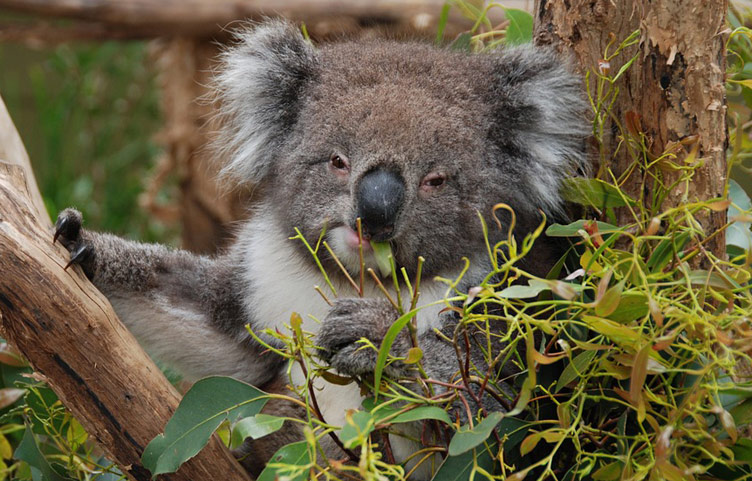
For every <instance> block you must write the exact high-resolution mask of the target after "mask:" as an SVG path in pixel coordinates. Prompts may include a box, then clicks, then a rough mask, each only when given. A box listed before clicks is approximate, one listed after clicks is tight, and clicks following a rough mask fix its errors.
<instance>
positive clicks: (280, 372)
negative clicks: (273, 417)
mask: <svg viewBox="0 0 752 481" xmlns="http://www.w3.org/2000/svg"><path fill="white" fill-rule="evenodd" d="M216 88H217V93H218V97H219V100H220V101H221V109H220V114H219V115H220V116H221V118H222V128H221V130H220V132H218V139H217V141H216V145H217V146H218V147H219V151H220V154H221V156H222V158H226V159H228V160H227V163H226V165H225V166H224V168H223V171H222V178H223V179H227V182H231V181H240V182H241V183H242V182H246V183H249V184H253V185H255V186H257V187H256V188H257V189H258V190H259V192H260V196H259V197H260V199H261V200H260V201H259V203H258V204H257V205H256V206H255V207H254V210H253V214H252V216H251V217H250V220H248V221H247V222H246V223H245V224H244V225H242V226H240V227H239V229H238V232H237V239H236V241H235V242H234V244H233V245H232V246H231V247H229V248H228V249H227V250H226V252H224V253H223V254H221V255H218V256H216V257H203V256H199V255H195V254H192V253H189V252H186V251H182V250H174V249H170V248H168V247H165V246H162V245H156V244H142V243H138V242H134V241H130V240H126V239H122V238H120V237H116V236H114V235H110V234H104V233H96V232H91V231H88V230H85V229H83V228H82V217H81V214H80V213H79V212H77V211H76V210H74V209H66V210H64V211H63V212H61V213H60V215H59V217H58V219H57V222H56V231H55V239H56V240H59V241H60V242H62V244H63V245H64V246H65V247H66V248H67V249H68V250H69V251H70V254H71V261H70V262H71V263H72V264H77V265H79V266H80V267H81V268H82V269H83V272H84V273H85V274H86V276H87V277H88V278H89V279H90V280H91V281H92V282H93V283H94V284H95V285H96V286H97V288H99V289H100V290H101V291H102V292H103V293H104V294H105V295H106V296H107V297H108V299H109V300H110V302H111V303H112V306H113V307H114V309H115V311H116V312H117V314H118V316H119V317H120V319H122V321H123V322H124V323H125V324H126V325H127V327H128V328H129V329H130V331H131V332H132V333H133V334H134V335H135V337H136V338H137V339H138V340H139V342H140V343H142V345H143V346H144V347H145V349H146V350H147V352H149V353H150V355H152V356H153V357H155V358H157V359H159V360H161V361H162V362H164V363H166V364H167V365H169V366H171V367H173V368H175V369H177V370H178V371H179V372H180V373H182V375H183V376H184V377H185V378H186V379H188V380H197V379H199V378H201V377H204V376H208V375H225V376H232V377H234V378H237V379H239V380H242V381H246V382H248V383H251V384H253V385H256V386H258V387H259V388H261V389H265V390H269V391H275V390H276V391H284V390H285V386H286V385H287V384H289V383H296V384H302V383H304V382H305V378H304V376H303V375H302V373H301V372H298V371H296V370H295V369H292V370H291V373H290V379H288V376H287V373H286V369H287V363H286V362H285V361H284V360H283V359H282V358H280V357H279V356H277V355H275V354H274V353H271V352H267V351H266V349H265V348H264V347H263V346H261V345H260V344H259V343H258V342H256V341H255V340H254V339H253V337H252V336H250V335H249V333H248V331H247V330H246V327H245V326H246V325H250V328H251V329H252V330H253V331H254V332H255V333H259V335H260V336H262V338H263V334H261V333H262V331H263V330H264V329H272V330H274V329H278V330H279V331H286V330H287V328H286V327H285V326H286V325H287V324H289V322H290V318H291V315H292V313H299V314H300V315H301V316H302V319H303V326H302V328H303V329H304V330H306V331H309V332H312V333H315V335H316V337H315V341H316V344H317V345H318V346H319V347H320V348H321V351H320V356H321V358H322V359H323V360H324V361H326V362H327V363H328V364H329V365H330V366H331V367H332V368H333V369H334V370H336V371H337V372H338V373H340V374H342V375H346V376H363V377H366V376H368V375H369V374H370V373H372V372H373V368H374V366H375V363H376V353H375V352H374V350H373V349H364V348H362V343H361V342H359V341H360V340H361V339H362V338H365V339H368V340H370V341H371V342H372V343H373V344H374V345H376V346H379V345H380V343H381V340H382V339H383V336H384V334H385V333H386V331H387V329H388V328H389V327H390V325H391V323H392V322H393V321H394V320H395V319H396V318H397V317H398V314H397V311H396V310H395V308H394V307H393V306H392V305H391V304H390V303H389V302H388V301H387V300H386V299H385V298H384V296H383V295H382V294H381V293H380V291H379V290H378V288H377V286H376V285H375V284H374V283H373V282H371V278H370V276H366V277H365V279H366V282H365V285H364V293H363V294H364V295H363V297H358V296H357V294H356V293H355V292H354V290H353V288H352V287H351V285H350V284H349V283H348V281H347V279H346V276H345V275H344V274H343V273H342V272H341V270H340V268H339V267H338V266H337V265H336V261H335V260H334V259H333V258H332V257H331V256H330V255H329V254H328V253H327V252H323V250H322V251H320V253H319V254H320V256H319V257H320V262H321V263H322V265H323V267H324V268H325V269H326V271H327V272H328V273H329V276H330V280H331V282H332V284H333V286H334V287H335V288H336V289H337V292H338V293H339V295H338V296H337V298H335V299H332V300H331V303H332V305H329V304H328V303H327V302H326V301H325V300H324V298H322V296H320V295H319V294H318V293H317V292H316V291H315V290H314V286H325V285H326V284H325V281H324V279H323V277H322V274H321V273H320V270H319V269H318V267H317V265H316V264H315V262H314V259H313V257H312V256H311V255H310V253H309V252H308V251H307V250H306V248H305V246H304V244H303V243H302V242H301V241H299V240H291V239H290V237H291V236H294V235H295V232H296V231H295V229H296V228H297V229H299V231H300V233H301V234H302V235H303V236H304V237H305V238H306V239H307V240H308V241H309V242H311V243H314V242H316V240H317V239H318V238H319V236H321V235H322V232H323V233H324V234H323V236H324V239H325V240H326V241H327V242H328V243H329V245H330V246H331V248H332V251H333V252H334V253H335V254H336V257H337V258H338V259H339V261H340V262H341V263H342V265H343V266H344V267H345V268H346V270H347V271H348V272H349V273H350V275H351V276H352V277H354V278H357V277H356V276H358V275H359V274H360V273H359V271H360V269H361V262H360V254H359V245H361V246H362V249H363V257H364V265H365V267H367V268H376V265H377V262H376V258H375V256H374V252H373V248H372V244H371V243H372V242H385V243H388V244H389V245H390V247H391V250H392V254H393V257H394V260H395V263H396V265H397V266H399V267H400V268H404V269H405V270H406V272H407V274H408V276H410V277H411V278H412V277H414V276H415V275H416V271H417V270H418V268H419V267H418V266H419V263H418V258H419V256H422V257H423V258H424V259H425V261H424V262H423V264H422V279H423V281H422V284H421V289H420V290H421V294H420V304H421V305H429V304H431V303H434V302H435V301H440V300H441V299H443V298H444V296H445V292H446V290H447V286H446V284H444V283H442V282H440V281H439V280H436V277H443V278H450V279H453V278H456V277H457V276H458V275H459V274H460V272H461V271H462V270H463V268H464V266H465V262H464V260H463V259H467V260H469V262H470V266H471V267H470V268H469V270H468V271H467V272H466V273H465V275H464V277H463V278H462V279H463V280H462V283H461V284H460V286H458V288H459V289H465V290H466V289H468V288H470V287H472V286H474V285H477V284H478V283H480V282H481V280H482V279H483V278H484V277H485V275H486V274H487V272H489V268H490V263H489V259H488V253H487V249H486V239H485V238H484V235H483V231H482V229H481V223H480V220H479V217H478V216H479V214H480V216H482V217H483V218H484V219H485V220H486V223H487V224H488V226H489V229H488V236H489V241H490V242H491V245H493V244H494V243H495V242H498V241H499V240H501V239H503V238H506V236H507V229H508V227H509V222H510V219H509V218H504V216H500V220H501V223H502V224H503V225H502V226H501V228H500V229H497V228H496V223H495V221H494V220H493V212H492V211H493V207H494V205H496V204H498V203H505V204H507V205H509V206H511V207H512V208H513V209H514V211H515V213H516V227H515V235H517V236H519V237H522V236H524V235H525V234H526V233H528V232H530V231H532V230H533V229H535V228H536V227H537V226H538V225H540V223H541V222H542V220H543V216H544V215H545V216H546V217H547V218H548V219H549V220H550V219H554V218H557V217H561V216H562V199H561V196H560V195H559V187H560V183H561V181H562V179H564V178H566V177H567V176H569V175H573V174H575V173H577V172H578V171H582V170H583V169H584V162H585V161H584V153H583V149H584V139H585V136H586V134H587V129H586V126H585V122H584V117H583V113H584V112H585V110H586V103H585V101H584V99H583V95H582V86H581V82H580V80H579V79H578V78H577V77H576V76H574V75H572V74H571V73H569V72H568V71H567V68H566V67H565V66H564V65H562V63H561V62H560V61H559V60H557V58H556V56H555V55H554V54H553V53H552V52H549V51H546V50H536V49H534V48H532V47H515V48H508V49H503V50H498V51H495V52H492V53H487V54H470V53H466V52H458V51H450V50H447V49H441V48H437V47H434V46H431V45H426V44H420V43H402V42H396V41H387V40H369V41H355V42H341V43H335V44H330V45H324V46H320V47H314V46H312V45H311V44H310V43H309V42H308V41H307V40H306V39H305V38H304V37H303V36H302V35H301V33H300V31H299V30H298V29H297V28H296V27H295V26H294V25H291V24H289V23H287V22H284V21H279V20H276V21H267V22H265V23H262V24H260V25H257V26H255V27H250V28H247V29H244V30H242V31H240V32H239V33H238V34H237V44H236V45H235V46H234V47H231V48H229V49H228V50H227V51H226V52H225V53H224V54H223V56H222V59H221V70H220V72H219V73H218V74H217V76H216ZM230 179H232V180H230ZM356 219H360V222H361V228H362V236H361V237H359V236H358V233H357V229H356ZM558 255H559V248H557V247H556V245H555V244H554V243H552V242H550V241H547V240H546V239H539V241H538V242H537V244H536V248H535V251H534V254H533V255H531V256H528V257H529V259H528V260H525V261H524V262H525V264H524V266H523V267H524V268H526V269H527V270H528V271H530V272H532V273H535V274H538V275H545V273H546V271H547V269H548V268H549V267H550V265H552V262H554V261H555V260H556V259H557V258H558ZM445 307H446V305H445V304H442V303H441V302H437V303H436V304H435V305H430V306H429V307H426V308H424V309H422V310H420V311H419V313H418V314H417V338H418V341H419V345H420V346H421V348H422V350H423V353H424V358H423V364H424V367H425V370H426V372H427V373H428V375H429V376H431V377H432V378H436V379H444V380H449V379H450V378H451V377H452V376H453V375H454V374H455V373H456V372H457V370H458V358H457V355H456V353H455V350H454V347H453V346H452V345H450V344H449V343H447V342H444V341H443V340H442V338H441V336H439V335H438V333H440V332H449V333H451V332H452V331H453V330H454V329H455V327H456V326H457V323H458V319H457V316H456V315H455V314H454V313H453V312H451V310H447V309H445ZM264 340H265V342H269V343H274V342H276V341H275V339H272V338H271V337H268V338H264ZM409 348H410V342H409V339H408V336H407V335H406V334H404V335H403V334H401V335H400V337H398V338H397V340H396V341H395V343H394V345H393V347H392V354H394V355H395V356H401V355H405V353H406V351H407V350H408V349H409ZM471 349H472V348H471ZM469 354H470V355H472V356H475V357H474V359H475V358H476V357H477V359H478V362H482V356H479V355H478V353H475V352H472V353H469ZM409 373H410V370H409V369H407V367H405V366H404V365H403V366H402V368H401V367H400V365H399V363H397V364H394V365H392V366H391V368H390V370H389V371H388V372H387V374H388V375H392V376H405V375H409ZM318 382H320V383H321V384H320V385H318V384H317V385H316V389H317V399H318V403H319V405H320V407H321V411H322V414H323V417H324V419H325V420H326V422H327V423H329V424H332V425H343V424H344V423H345V417H344V416H345V412H346V410H348V409H357V408H358V407H359V406H360V405H361V402H362V395H361V393H360V390H359V389H358V387H357V386H356V385H354V384H351V385H348V386H339V385H333V384H327V383H325V382H324V381H323V380H319V381H317V383H318ZM509 390H510V393H511V387H509ZM491 402H492V400H491ZM269 404H270V405H271V404H273V403H271V402H270V403H269ZM490 408H491V409H502V407H501V406H499V405H490ZM268 409H270V410H272V411H274V410H277V411H276V412H285V413H287V414H288V415H294V414H295V409H296V408H295V407H293V406H274V405H271V406H268ZM291 413H292V414H291ZM297 436H299V433H297V432H296V431H294V429H293V428H290V429H283V430H282V431H279V432H277V433H275V434H273V435H271V436H267V437H265V438H262V439H260V440H258V441H255V442H253V443H250V444H249V445H247V448H245V451H244V453H245V454H246V457H245V460H244V463H245V465H246V467H248V468H249V470H250V471H252V472H254V473H256V474H258V471H259V470H260V469H261V468H262V467H263V466H264V464H265V461H266V460H267V459H268V457H269V456H270V455H271V454H272V453H273V452H274V451H275V450H276V449H277V448H278V447H280V446H281V445H283V444H285V443H287V442H291V441H294V440H297V439H299V438H297ZM325 448H326V449H327V455H329V456H331V457H333V458H342V453H341V451H340V452H337V451H336V446H333V445H332V446H325ZM392 448H393V450H394V455H395V457H396V458H397V460H398V461H401V460H404V459H405V458H406V457H408V456H409V455H410V454H411V453H412V452H414V451H415V450H416V449H417V448H416V446H415V444H414V443H412V442H410V441H407V440H400V439H399V438H397V437H395V439H393V440H392ZM428 476H430V470H429V472H425V470H423V471H420V470H419V471H418V472H417V474H416V477H417V478H426V477H428Z"/></svg>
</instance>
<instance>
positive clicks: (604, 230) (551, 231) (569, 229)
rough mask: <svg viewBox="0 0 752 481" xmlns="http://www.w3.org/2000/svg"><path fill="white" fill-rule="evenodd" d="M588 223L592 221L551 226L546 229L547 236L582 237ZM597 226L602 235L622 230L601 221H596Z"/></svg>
mask: <svg viewBox="0 0 752 481" xmlns="http://www.w3.org/2000/svg"><path fill="white" fill-rule="evenodd" d="M586 222H592V221H591V220H584V219H582V220H578V221H576V222H572V223H571V224H567V225H562V224H551V225H550V226H548V229H546V235H547V236H549V237H580V234H579V231H580V230H584V229H585V223H586ZM595 224H596V225H597V226H598V233H600V234H611V233H614V232H619V231H620V230H621V229H620V228H619V227H616V226H614V225H611V224H607V223H605V222H601V221H596V222H595Z"/></svg>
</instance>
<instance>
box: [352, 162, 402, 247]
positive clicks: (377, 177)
mask: <svg viewBox="0 0 752 481" xmlns="http://www.w3.org/2000/svg"><path fill="white" fill-rule="evenodd" d="M356 194H357V197H356V199H357V202H358V217H360V222H361V226H362V228H363V232H364V234H366V235H367V236H368V237H369V238H370V239H372V240H375V241H383V240H386V239H388V238H389V236H391V235H392V232H394V222H395V220H396V219H397V214H398V213H399V211H400V208H401V207H402V201H403V200H404V198H405V183H404V182H403V181H402V178H401V177H400V176H399V175H398V174H396V173H394V172H390V171H387V170H380V169H377V170H372V171H370V172H368V173H367V174H366V175H364V176H363V178H362V179H361V180H360V184H358V188H357V193H356Z"/></svg>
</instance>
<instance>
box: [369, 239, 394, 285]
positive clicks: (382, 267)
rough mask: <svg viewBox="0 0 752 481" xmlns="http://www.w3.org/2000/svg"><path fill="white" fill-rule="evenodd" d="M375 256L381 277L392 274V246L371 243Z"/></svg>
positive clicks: (382, 243)
mask: <svg viewBox="0 0 752 481" xmlns="http://www.w3.org/2000/svg"><path fill="white" fill-rule="evenodd" d="M371 248H372V249H373V256H374V257H375V258H376V264H377V265H378V266H379V273H380V274H381V277H386V276H388V275H389V274H391V273H392V263H391V262H390V261H389V256H391V255H392V246H390V245H389V243H388V242H371Z"/></svg>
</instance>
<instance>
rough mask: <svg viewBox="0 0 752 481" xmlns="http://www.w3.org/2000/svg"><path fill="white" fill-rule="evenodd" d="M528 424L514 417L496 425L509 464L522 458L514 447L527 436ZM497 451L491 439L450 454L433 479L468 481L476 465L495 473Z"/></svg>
mask: <svg viewBox="0 0 752 481" xmlns="http://www.w3.org/2000/svg"><path fill="white" fill-rule="evenodd" d="M528 426H529V424H528V423H527V422H525V421H522V420H519V419H516V418H513V417H506V418H504V419H502V420H501V422H500V423H499V424H498V425H497V426H496V432H497V433H498V434H499V436H500V437H501V438H502V439H503V440H504V444H503V449H504V460H505V462H506V463H507V464H514V463H516V462H517V461H518V460H519V459H520V456H519V450H516V449H514V448H515V447H516V446H517V445H519V444H520V442H521V441H522V440H523V439H524V438H525V435H526V434H527V432H528ZM497 451H498V445H497V444H496V442H495V441H489V442H488V443H483V444H482V445H481V446H478V447H477V448H475V449H471V450H468V451H466V452H464V453H462V454H460V455H457V456H448V457H447V458H446V459H445V460H444V462H443V463H442V464H441V466H439V469H438V471H437V472H436V474H435V475H434V477H433V478H432V481H466V480H468V479H471V474H472V473H473V469H474V468H475V467H476V466H477V467H480V468H481V469H483V470H485V471H486V472H489V473H493V472H494V467H495V465H496V464H495V463H494V461H493V458H492V455H496V452H497ZM476 479H477V476H476Z"/></svg>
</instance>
